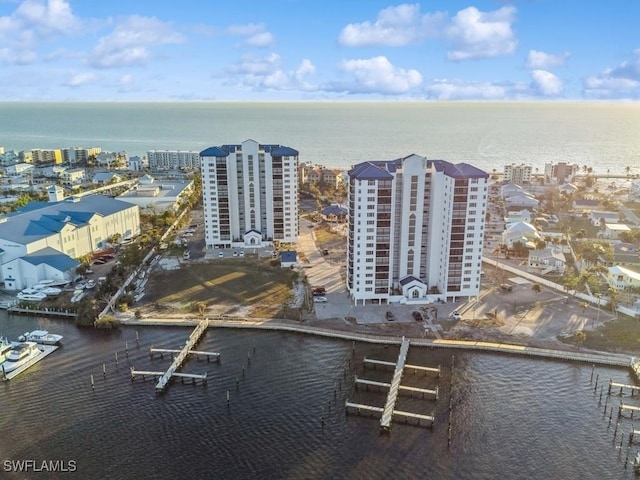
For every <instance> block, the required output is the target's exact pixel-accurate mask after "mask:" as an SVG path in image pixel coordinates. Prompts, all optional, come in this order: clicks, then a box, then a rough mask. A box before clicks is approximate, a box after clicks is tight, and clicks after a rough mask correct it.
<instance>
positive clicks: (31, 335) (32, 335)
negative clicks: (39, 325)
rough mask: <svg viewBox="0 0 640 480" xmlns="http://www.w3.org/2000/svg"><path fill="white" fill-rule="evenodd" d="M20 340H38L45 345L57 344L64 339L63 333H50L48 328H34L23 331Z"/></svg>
mask: <svg viewBox="0 0 640 480" xmlns="http://www.w3.org/2000/svg"><path fill="white" fill-rule="evenodd" d="M18 340H19V341H21V342H36V343H41V344H43V345H56V344H58V343H60V340H62V335H57V334H55V333H49V332H48V331H46V330H34V331H32V332H25V333H23V334H22V335H20V336H19V337H18Z"/></svg>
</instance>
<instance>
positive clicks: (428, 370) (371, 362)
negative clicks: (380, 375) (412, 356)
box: [363, 357, 440, 377]
mask: <svg viewBox="0 0 640 480" xmlns="http://www.w3.org/2000/svg"><path fill="white" fill-rule="evenodd" d="M363 361H364V364H365V366H367V365H373V366H374V368H375V367H376V365H382V366H385V367H394V368H395V366H396V364H395V363H393V362H387V361H385V360H375V359H373V358H367V357H365V359H364V360H363ZM404 368H405V369H410V370H413V373H417V372H424V374H425V375H426V374H427V373H437V374H438V377H439V376H440V366H439V365H438V366H437V367H423V366H420V365H409V364H406V365H405V366H404Z"/></svg>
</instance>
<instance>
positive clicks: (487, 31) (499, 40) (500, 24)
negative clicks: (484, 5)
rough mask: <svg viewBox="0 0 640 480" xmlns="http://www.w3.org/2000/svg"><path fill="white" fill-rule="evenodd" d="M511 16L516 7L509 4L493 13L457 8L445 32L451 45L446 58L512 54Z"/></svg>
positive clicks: (512, 19)
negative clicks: (457, 10)
mask: <svg viewBox="0 0 640 480" xmlns="http://www.w3.org/2000/svg"><path fill="white" fill-rule="evenodd" d="M515 15H516V9H515V7H511V6H505V7H502V8H500V9H498V10H495V11H493V12H481V11H479V10H478V9H477V8H475V7H468V8H465V9H464V10H460V11H459V12H458V13H457V14H456V16H455V17H453V18H452V20H451V24H450V25H449V26H448V27H447V28H446V31H445V35H446V38H447V40H448V41H449V42H450V44H451V48H452V50H450V51H449V52H447V56H448V58H449V59H450V60H454V61H458V60H468V59H473V58H490V57H498V56H502V55H510V54H512V53H513V52H514V51H515V49H516V47H517V45H518V40H517V38H516V36H515V34H514V32H513V30H512V29H511V24H512V23H513V21H514V19H515Z"/></svg>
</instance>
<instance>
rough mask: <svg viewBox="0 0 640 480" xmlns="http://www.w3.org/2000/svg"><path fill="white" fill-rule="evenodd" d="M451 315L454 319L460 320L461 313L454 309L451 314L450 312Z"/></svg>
mask: <svg viewBox="0 0 640 480" xmlns="http://www.w3.org/2000/svg"><path fill="white" fill-rule="evenodd" d="M449 317H451V318H453V319H454V320H460V313H459V312H457V311H456V310H454V311H453V312H451V314H449Z"/></svg>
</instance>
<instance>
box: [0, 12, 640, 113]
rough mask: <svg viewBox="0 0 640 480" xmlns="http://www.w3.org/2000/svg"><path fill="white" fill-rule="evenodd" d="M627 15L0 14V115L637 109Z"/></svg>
mask: <svg viewBox="0 0 640 480" xmlns="http://www.w3.org/2000/svg"><path fill="white" fill-rule="evenodd" d="M639 18H640V2H638V1H636V0H609V1H606V2H605V1H588V2H585V1H584V0H580V1H578V0H523V1H517V0H516V1H513V2H505V1H500V0H486V1H480V0H476V1H469V2H461V1H457V0H450V1H445V0H432V1H422V2H418V3H400V2H388V1H378V0H342V1H339V2H338V1H333V0H323V1H317V0H314V1H312V0H253V1H251V0H233V1H230V0H215V1H209V0H180V1H176V0H153V1H151V0H108V1H101V2H97V1H95V0H0V101H14V100H15V101H181V100H182V101H191V100H194V101H195V100H206V101H216V100H217V101H242V100H247V101H279V100H292V101H296V100H638V99H639V98H640V34H639V33H638V31H639V28H640V27H639V26H638V19H639Z"/></svg>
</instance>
